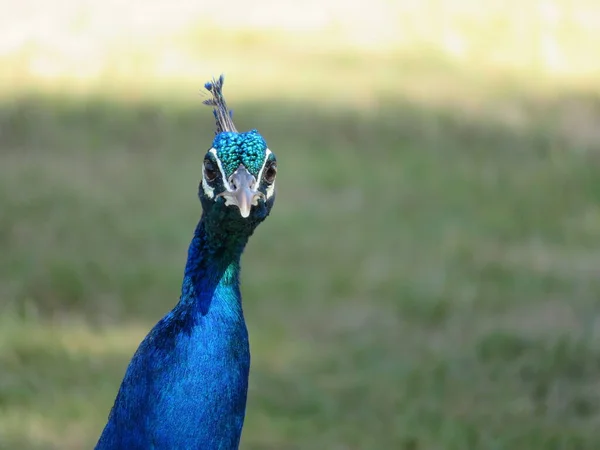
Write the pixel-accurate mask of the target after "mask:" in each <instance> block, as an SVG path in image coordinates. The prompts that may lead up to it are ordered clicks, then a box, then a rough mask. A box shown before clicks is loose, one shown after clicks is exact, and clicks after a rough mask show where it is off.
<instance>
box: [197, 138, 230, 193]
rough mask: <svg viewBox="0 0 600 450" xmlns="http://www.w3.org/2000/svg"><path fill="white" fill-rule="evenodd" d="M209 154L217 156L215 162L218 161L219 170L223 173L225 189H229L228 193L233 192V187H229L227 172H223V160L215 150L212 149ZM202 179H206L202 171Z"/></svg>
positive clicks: (222, 178)
mask: <svg viewBox="0 0 600 450" xmlns="http://www.w3.org/2000/svg"><path fill="white" fill-rule="evenodd" d="M208 153H212V154H213V155H214V156H215V161H217V167H218V168H219V172H221V180H222V181H223V186H225V189H227V190H228V191H233V189H231V186H230V185H229V181H227V177H226V176H225V171H224V170H223V165H222V164H221V160H220V159H219V157H218V156H217V150H216V149H215V148H211V149H210V150H209V151H208ZM202 177H203V178H204V170H203V171H202ZM213 190H214V189H213ZM211 198H212V197H211Z"/></svg>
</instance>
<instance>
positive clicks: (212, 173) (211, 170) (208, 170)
mask: <svg viewBox="0 0 600 450" xmlns="http://www.w3.org/2000/svg"><path fill="white" fill-rule="evenodd" d="M204 178H206V181H214V179H215V178H217V168H216V167H215V165H214V164H213V162H212V161H211V160H210V159H205V160H204Z"/></svg>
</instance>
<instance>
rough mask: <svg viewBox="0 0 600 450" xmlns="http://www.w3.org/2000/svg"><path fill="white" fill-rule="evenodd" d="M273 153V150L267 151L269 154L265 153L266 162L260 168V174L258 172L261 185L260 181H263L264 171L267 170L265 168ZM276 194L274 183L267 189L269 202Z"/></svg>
mask: <svg viewBox="0 0 600 450" xmlns="http://www.w3.org/2000/svg"><path fill="white" fill-rule="evenodd" d="M271 153H273V152H272V151H271V150H269V149H267V152H266V153H265V161H264V162H263V165H262V167H261V168H260V172H258V177H257V178H256V179H257V181H258V182H259V183H260V180H262V174H263V170H265V166H266V165H267V161H268V160H269V156H270V155H271ZM274 193H275V182H273V184H271V185H269V187H267V200H268V199H270V198H271V197H272V196H273V194H274Z"/></svg>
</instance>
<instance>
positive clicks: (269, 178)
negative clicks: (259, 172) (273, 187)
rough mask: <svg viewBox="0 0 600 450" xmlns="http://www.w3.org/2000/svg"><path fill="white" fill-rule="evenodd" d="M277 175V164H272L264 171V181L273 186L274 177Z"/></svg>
mask: <svg viewBox="0 0 600 450" xmlns="http://www.w3.org/2000/svg"><path fill="white" fill-rule="evenodd" d="M276 175H277V163H275V162H272V163H271V164H269V165H268V166H267V168H266V170H265V175H264V179H265V181H266V182H267V183H268V184H273V182H274V181H275V176H276Z"/></svg>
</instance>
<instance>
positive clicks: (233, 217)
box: [96, 78, 276, 450]
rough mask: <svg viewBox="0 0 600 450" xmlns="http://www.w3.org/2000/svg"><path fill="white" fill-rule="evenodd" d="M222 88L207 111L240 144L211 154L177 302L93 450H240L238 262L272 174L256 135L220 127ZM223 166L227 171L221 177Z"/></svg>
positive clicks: (259, 217)
mask: <svg viewBox="0 0 600 450" xmlns="http://www.w3.org/2000/svg"><path fill="white" fill-rule="evenodd" d="M222 84H223V80H222V78H220V80H219V82H214V81H213V82H212V83H211V84H210V89H209V91H211V92H212V94H213V98H214V101H213V102H212V103H210V104H211V105H213V106H215V110H219V109H220V108H222V109H221V112H222V113H224V114H217V116H216V117H217V129H219V130H220V132H219V133H224V134H225V133H228V134H232V135H233V134H236V135H235V136H233V137H235V139H234V141H235V142H237V143H238V144H239V145H236V146H235V149H237V150H236V151H231V148H213V149H211V150H209V152H208V153H207V156H206V158H205V162H204V168H203V175H202V182H201V184H200V188H199V198H200V201H201V203H202V209H203V212H202V217H201V219H200V222H199V224H198V226H197V227H196V230H195V232H194V237H193V239H192V242H191V244H190V247H189V251H188V259H187V264H186V267H185V272H184V278H183V283H182V288H181V296H180V300H179V303H178V304H177V305H176V306H175V308H174V309H173V310H172V311H171V312H169V313H168V314H167V315H166V316H165V317H164V318H163V319H161V320H160V321H159V322H158V324H156V326H155V327H154V328H153V329H152V331H150V333H149V334H148V336H146V338H145V339H144V341H143V342H142V343H141V344H140V346H139V348H138V350H137V351H136V353H135V355H134V357H133V359H132V361H131V363H130V364H129V367H128V368H127V372H126V374H125V377H124V379H123V382H122V384H121V387H120V389H119V393H118V395H117V398H116V400H115V403H114V406H113V408H112V410H111V412H110V415H109V419H108V423H107V425H106V427H105V429H104V431H103V433H102V436H101V437H100V440H99V442H98V444H97V446H96V449H98V450H104V449H123V450H125V449H127V450H136V449H165V450H168V449H203V450H212V449H215V450H216V449H221V450H230V449H237V448H238V446H239V441H240V436H241V431H242V425H243V422H244V415H245V408H246V396H247V390H248V374H249V369H250V351H249V344H248V333H247V330H246V324H245V322H244V316H243V311H242V302H241V295H240V289H239V271H240V258H241V254H242V252H243V250H244V247H245V245H246V243H247V241H248V238H249V237H250V236H251V235H252V233H253V231H254V229H255V228H256V226H257V225H258V224H259V223H260V222H262V221H263V220H264V219H265V218H266V217H267V216H268V214H269V212H270V210H271V208H272V206H273V202H274V199H275V196H274V190H273V188H274V179H275V174H276V165H275V159H274V155H273V154H272V152H271V151H270V150H268V149H267V148H266V143H264V139H262V137H260V135H258V133H257V132H256V131H252V132H249V133H237V132H235V131H232V130H231V128H232V127H233V124H232V123H229V122H227V119H224V120H225V122H219V120H221V119H220V117H225V118H228V119H229V120H231V115H230V113H229V112H228V110H227V108H226V106H225V103H224V99H223V96H222V92H221V88H222ZM207 88H208V86H207ZM233 130H235V128H233ZM218 137H219V135H217V138H218ZM217 138H215V142H214V143H213V145H216V146H217V147H218V146H219V142H223V143H227V145H229V146H230V144H231V139H230V138H231V136H229V137H228V138H225V137H224V138H223V139H221V140H219V139H217ZM259 138H260V139H259ZM257 142H262V143H264V149H262V151H256V143H257ZM230 147H231V146H230ZM244 148H247V149H250V150H249V151H248V152H246V151H244ZM240 152H241V153H240ZM240 155H241V156H240ZM214 163H217V164H216V166H218V167H216V166H215V164H214ZM235 164H237V167H236V169H235V170H234V171H233V172H232V171H231V167H233V166H234V165H235ZM246 166H248V168H246ZM223 167H229V168H230V170H228V171H227V173H225V172H224V170H223ZM258 167H259V168H260V169H259V170H257V168H258ZM259 174H260V177H259Z"/></svg>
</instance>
